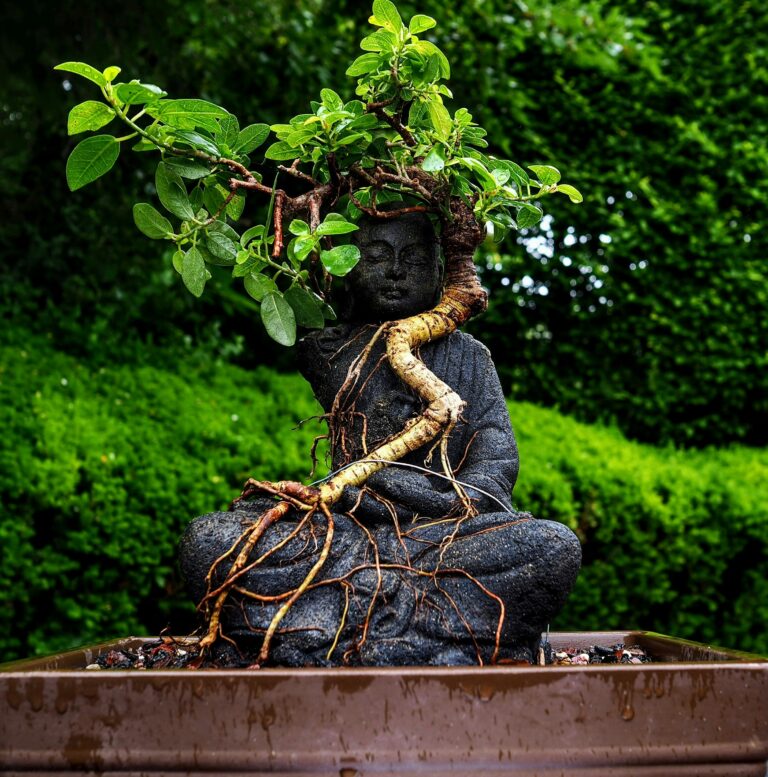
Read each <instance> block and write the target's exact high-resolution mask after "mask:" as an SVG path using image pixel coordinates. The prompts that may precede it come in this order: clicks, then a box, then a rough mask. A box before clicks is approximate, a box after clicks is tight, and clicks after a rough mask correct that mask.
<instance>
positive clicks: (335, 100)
mask: <svg viewBox="0 0 768 777" xmlns="http://www.w3.org/2000/svg"><path fill="white" fill-rule="evenodd" d="M320 99H321V100H322V101H323V105H324V106H325V107H326V108H327V109H328V110H329V111H340V110H342V109H343V108H344V101H343V100H342V99H341V97H339V95H337V94H336V92H334V91H333V89H321V90H320Z"/></svg>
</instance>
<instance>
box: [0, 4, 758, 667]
mask: <svg viewBox="0 0 768 777" xmlns="http://www.w3.org/2000/svg"><path fill="white" fill-rule="evenodd" d="M398 5H399V7H400V8H401V10H402V12H403V15H404V16H407V15H410V14H411V13H415V12H419V13H426V14H429V15H431V16H434V17H435V18H436V19H437V20H438V27H437V28H436V30H434V31H431V32H434V40H435V42H437V43H439V45H440V46H441V47H442V48H443V50H444V51H445V52H446V54H447V55H448V58H449V60H450V61H451V63H452V70H453V74H452V79H451V82H450V86H451V88H452V89H453V91H454V94H455V100H454V101H453V104H452V107H453V108H454V109H455V108H456V107H460V106H466V107H468V108H469V109H470V110H471V111H472V113H473V114H474V116H475V118H476V120H477V121H479V122H480V124H481V125H483V126H484V127H485V128H486V129H487V130H488V132H489V140H490V142H491V148H490V149H489V151H490V153H493V152H494V151H495V152H498V153H499V154H500V155H502V156H504V157H505V158H511V159H515V160H516V161H518V162H519V163H521V164H537V163H543V164H554V165H556V166H557V167H559V168H560V169H561V170H562V171H563V172H564V175H565V176H566V178H567V180H568V181H569V182H570V183H573V184H574V185H575V186H577V187H578V188H579V189H581V191H582V192H583V193H584V194H585V202H584V204H583V205H581V206H578V207H577V206H573V205H570V204H569V203H568V202H567V201H566V200H565V198H549V199H548V200H547V201H546V202H545V207H546V208H547V209H548V211H549V214H550V215H549V216H548V217H547V218H546V219H545V221H544V222H543V223H542V225H541V227H540V229H537V230H534V231H529V232H527V233H525V234H522V235H519V236H517V238H516V239H515V238H512V239H509V240H508V241H507V242H506V243H505V244H502V245H501V246H500V247H499V248H498V250H497V249H495V248H491V247H486V249H484V250H485V253H484V255H483V256H482V257H481V265H482V278H483V282H484V284H485V285H486V286H488V288H489V289H490V291H491V306H490V309H489V311H488V313H487V314H486V315H485V316H483V317H482V318H481V319H480V320H478V321H477V322H476V323H474V324H473V325H472V331H473V333H474V334H475V335H476V336H478V337H480V338H481V339H482V340H483V341H484V342H485V343H487V344H488V345H489V347H490V348H491V350H492V352H493V354H494V357H495V359H496V362H497V365H498V368H499V372H500V374H501V377H502V383H503V385H504V388H505V390H506V391H507V393H508V396H509V397H510V399H511V400H512V401H513V404H512V405H511V408H512V419H513V424H514V425H515V426H516V428H517V429H518V433H519V435H520V438H521V448H522V455H523V465H522V473H521V479H520V484H519V486H518V489H517V491H516V494H515V498H516V501H517V502H518V504H519V505H520V506H521V507H525V508H527V509H532V510H534V511H535V512H537V514H539V515H541V516H542V517H556V518H558V519H560V520H563V521H565V522H566V523H569V525H571V526H573V527H574V528H576V529H577V531H578V532H579V533H580V536H581V538H582V540H583V542H584V550H585V570H584V573H583V575H582V579H581V581H580V582H579V584H578V586H579V587H578V589H577V591H576V593H575V594H574V596H573V598H572V600H571V602H570V603H569V605H568V607H567V609H566V611H565V612H564V614H563V616H562V618H561V620H560V622H558V623H555V624H552V626H553V628H579V629H590V628H593V629H598V628H612V627H617V628H619V627H645V628H654V629H656V630H659V631H673V632H676V633H678V634H679V635H680V636H685V637H689V638H699V639H705V640H711V641H715V642H727V643H729V644H730V645H731V646H734V647H741V648H745V649H756V650H762V651H763V652H768V630H767V628H766V626H765V623H766V621H767V620H768V618H767V617H766V616H768V612H766V602H768V591H766V590H765V589H766V583H765V580H766V579H767V578H768V574H767V573H768V568H766V567H768V561H767V560H766V559H768V553H766V546H767V545H768V516H766V512H765V511H766V504H768V499H766V498H765V497H766V496H768V494H766V488H767V487H766V482H768V480H767V479H766V475H768V459H767V458H766V454H765V446H766V443H767V442H768V439H767V438H768V390H767V389H768V385H767V384H768V371H767V370H766V361H767V360H768V327H767V326H766V323H765V322H766V308H767V306H768V275H767V270H766V263H765V256H766V251H765V248H766V233H765V230H764V229H762V228H761V227H762V224H761V221H762V219H763V217H764V207H761V206H762V201H763V199H764V190H765V182H766V170H768V146H767V143H768V126H767V125H768V90H766V82H768V10H766V9H765V8H764V7H763V4H762V3H759V2H757V0H743V1H739V0H701V2H695V3H694V2H690V0H665V2H654V1H653V0H642V2H641V0H613V1H612V2H609V0H529V2H522V0H516V1H515V2H500V0H463V1H462V2H457V3H454V4H453V5H452V6H451V7H448V6H447V5H443V4H442V3H438V2H436V0H423V2H420V3H419V4H418V5H415V4H413V3H410V2H401V3H398ZM367 11H368V8H367V4H360V3H352V2H348V1H347V0H336V2H333V3H331V2H328V1H327V0H325V1H323V0H302V1H299V0H270V1H269V2H266V0H247V1H246V2H233V1H232V0H217V1H216V2H213V0H164V2H162V3H159V4H158V3H148V2H146V0H136V2H134V3H131V4H129V5H125V4H122V5H120V6H119V7H118V6H114V7H113V6H111V5H110V4H105V3H103V2H95V0H81V2H78V3H77V4H76V6H74V7H70V6H67V5H66V4H58V3H57V4H54V3H42V4H41V3H17V4H15V5H13V6H11V7H9V8H7V9H6V12H5V18H4V25H3V27H4V29H3V32H2V33H0V35H2V39H3V40H2V46H0V65H2V72H3V73H4V74H5V75H4V78H3V80H2V82H0V148H2V154H1V155H0V198H1V199H2V213H3V219H2V220H1V221H0V250H1V251H2V255H1V256H2V258H1V259H0V261H1V262H2V272H1V273H0V315H2V322H3V324H2V337H1V338H0V344H2V347H3V348H2V355H1V356H0V396H2V405H0V423H1V424H2V429H3V433H2V435H1V436H0V465H1V466H0V509H1V510H2V513H1V514H0V547H2V558H3V563H2V565H0V602H1V603H0V624H2V625H1V626H0V650H2V652H1V653H0V659H8V658H12V657H14V656H16V655H24V654H28V653H32V652H43V651H46V650H51V649H54V648H56V649H58V648H61V647H66V646H69V645H72V644H75V643H78V642H83V641H86V640H94V639H100V638H106V637H111V636H115V635H117V634H121V633H126V632H129V631H133V632H136V631H142V630H150V631H157V630H159V629H161V628H163V627H164V626H166V625H168V624H170V625H171V626H172V627H173V628H174V629H176V630H184V629H189V628H191V623H192V620H191V614H190V606H189V605H187V604H185V603H184V601H183V595H182V594H181V592H180V586H179V582H178V578H177V573H176V571H175V568H174V561H173V555H174V544H175V541H176V537H177V536H178V534H179V532H180V531H181V528H182V527H183V525H184V524H185V523H186V521H187V520H188V519H189V518H190V517H191V516H192V515H195V514H197V513H201V512H206V511H208V510H210V509H213V508H216V507H220V506H221V505H223V504H225V503H226V502H227V501H228V500H229V499H230V498H231V496H232V495H233V493H234V492H235V491H236V490H237V489H238V486H239V484H240V482H241V481H242V480H243V479H244V478H245V477H247V476H248V475H249V474H252V473H254V472H258V473H259V475H260V476H263V477H277V476H280V477H282V476H286V477H287V476H294V477H304V476H306V474H307V469H308V466H307V462H308V454H307V451H308V447H309V440H310V438H311V436H312V434H313V433H316V429H313V430H309V428H308V427H305V428H304V429H303V431H299V432H296V433H293V434H292V433H290V432H289V431H288V430H289V429H290V427H291V426H292V425H293V424H295V423H296V422H297V421H298V420H300V419H301V418H305V417H307V416H309V415H312V413H314V412H315V409H314V405H313V402H312V398H311V395H310V394H309V392H308V390H307V389H306V388H305V387H304V386H303V384H302V382H301V381H300V379H298V378H297V377H295V376H294V375H292V372H293V370H294V368H295V365H294V362H293V355H292V353H291V352H290V351H286V350H284V349H281V348H280V346H277V345H275V344H274V343H272V342H271V341H270V340H268V338H267V337H266V336H265V335H264V334H262V333H260V326H257V325H254V323H253V320H252V318H253V308H252V306H251V305H250V303H249V302H248V300H247V298H246V297H245V296H244V295H243V294H241V293H240V291H239V290H238V289H235V288H232V285H231V281H230V280H229V279H228V277H227V276H226V274H225V275H223V276H222V277H219V276H215V277H214V278H213V280H212V281H211V282H210V283H209V285H208V287H207V289H206V294H205V295H204V297H203V298H202V299H201V300H195V299H194V298H193V297H191V295H189V294H187V293H186V291H185V290H184V289H183V287H182V285H181V283H180V282H179V280H178V277H177V276H176V275H175V273H174V272H173V270H172V268H171V265H170V255H164V254H161V253H160V249H158V248H157V246H158V244H157V243H150V242H149V241H147V240H146V238H144V237H143V236H142V235H141V234H139V233H138V231H137V230H136V229H135V227H134V225H133V220H132V217H131V205H132V203H133V202H135V201H137V200H142V199H145V200H146V199H147V198H151V197H152V196H153V190H152V183H151V172H152V166H151V161H150V160H146V162H144V161H143V160H141V159H140V158H137V160H136V161H135V162H134V163H133V164H131V165H128V164H126V163H125V160H121V162H120V163H118V166H117V168H116V170H115V171H113V172H112V173H111V174H110V175H109V176H107V177H105V178H104V179H101V180H99V181H97V182H96V183H95V184H93V185H91V186H89V187H86V188H85V189H83V190H82V191H79V192H77V193H76V194H74V195H73V194H70V193H69V192H68V190H67V188H66V185H65V181H64V172H63V171H64V163H65V160H66V157H67V155H68V153H69V151H70V150H71V148H72V146H73V145H74V143H75V142H76V140H77V138H67V137H66V129H65V128H66V115H67V112H68V110H69V109H70V108H71V107H72V106H73V105H75V104H76V103H77V102H80V101H81V100H83V99H90V98H92V97H93V95H92V94H91V93H90V92H89V89H88V85H87V83H86V82H84V81H81V80H79V79H74V78H73V79H72V81H71V82H70V81H69V79H67V78H66V74H62V73H54V72H53V70H52V68H53V66H54V65H55V64H57V63H59V62H62V61H65V60H72V59H75V60H77V59H81V60H84V61H87V62H90V63H92V64H94V65H98V66H100V67H103V66H106V65H110V64H117V65H120V66H121V67H122V68H123V76H124V77H126V78H127V79H130V78H132V77H138V78H141V79H142V80H144V81H149V82H152V83H157V84H159V85H161V86H163V87H164V88H166V89H167V90H168V91H169V92H170V93H171V94H172V95H173V96H178V97H184V96H188V97H204V98H206V99H209V100H212V101H214V102H217V103H219V104H221V105H223V106H224V107H226V108H228V109H230V110H232V111H233V112H234V113H236V114H237V115H238V116H239V117H240V118H241V120H242V121H243V123H251V122H267V123H273V122H277V121H282V120H285V119H286V118H287V117H289V116H292V115H294V114H296V113H299V112H301V111H302V110H303V107H304V106H305V105H306V103H307V101H308V100H309V99H314V98H315V97H316V96H317V94H318V92H319V90H320V88H321V87H323V86H332V87H333V88H335V89H336V90H337V91H339V92H340V93H341V94H342V96H348V95H351V91H352V89H351V87H352V84H353V81H352V79H349V78H347V77H346V76H345V75H344V71H345V69H346V67H347V66H348V64H349V62H351V60H352V59H353V58H354V57H355V56H356V55H357V54H358V49H357V44H358V41H359V38H360V37H361V33H362V31H363V29H364V28H365V27H366V26H367V24H366V19H367V16H368V13H367ZM345 87H349V90H348V92H345ZM561 199H562V201H558V200H561ZM249 207H252V205H249ZM251 218H253V216H252V215H251ZM244 219H245V222H246V224H247V221H248V219H249V215H248V210H247V209H246V213H245V215H244ZM528 402H531V403H535V404H536V405H539V406H541V405H543V406H546V407H548V408H549V409H548V410H543V409H541V408H540V407H535V406H533V405H531V404H526V403H528ZM566 416H571V417H573V419H576V420H572V418H569V417H566ZM234 419H236V420H234ZM596 424H597V425H596Z"/></svg>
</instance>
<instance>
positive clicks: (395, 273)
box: [387, 254, 405, 278]
mask: <svg viewBox="0 0 768 777" xmlns="http://www.w3.org/2000/svg"><path fill="white" fill-rule="evenodd" d="M404 269H405V266H404V264H403V257H402V255H401V254H395V255H394V256H393V257H392V261H391V262H390V263H389V266H388V267H387V277H389V278H401V277H402V274H403V271H404Z"/></svg>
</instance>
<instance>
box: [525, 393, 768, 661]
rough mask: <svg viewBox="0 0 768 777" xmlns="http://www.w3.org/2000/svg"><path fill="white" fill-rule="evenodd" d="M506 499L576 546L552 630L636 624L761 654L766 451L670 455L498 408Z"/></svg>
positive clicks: (765, 605)
mask: <svg viewBox="0 0 768 777" xmlns="http://www.w3.org/2000/svg"><path fill="white" fill-rule="evenodd" d="M510 412H511V415H512V422H513V425H514V426H515V429H516V432H517V435H518V441H519V445H520V455H521V462H522V465H521V474H520V481H519V484H518V486H517V488H516V489H515V500H516V502H517V504H518V505H519V506H521V507H525V508H526V509H529V510H531V511H532V512H533V513H534V514H536V515H537V516H538V517H540V518H551V519H554V520H559V521H562V522H563V523H566V524H567V525H568V526H570V527H571V528H572V529H574V530H575V531H576V532H577V534H578V535H579V537H580V539H581V540H582V544H583V551H584V567H583V569H582V573H581V575H580V577H579V580H578V582H577V584H576V589H575V590H574V592H573V594H572V596H571V598H570V600H569V602H568V604H567V605H566V609H565V610H564V612H563V613H562V614H561V615H560V616H559V617H558V619H557V622H556V623H554V624H552V626H553V628H556V629H558V630H570V629H578V630H580V629H612V628H628V627H631V628H644V629H651V630H656V631H662V632H667V633H671V634H675V635H677V636H682V637H687V638H690V639H697V640H701V641H706V642H713V643H720V644H724V645H726V646H730V647H736V648H741V649H743V650H755V651H762V652H768V626H766V623H768V582H766V578H768V452H767V451H765V450H755V449H749V448H737V447H734V448H731V449H724V450H716V449H709V450H703V451H677V450H675V449H673V448H654V447H651V446H649V445H641V444H639V443H633V442H629V441H627V440H626V439H625V438H624V437H623V436H622V435H621V434H620V433H619V432H618V431H616V430H615V429H610V428H605V427H598V426H588V425H585V424H581V423H578V422H576V421H574V420H572V419H570V418H567V417H564V416H561V415H558V414H557V413H555V412H553V411H551V410H544V409H542V408H539V407H536V406H534V405H529V404H523V403H515V404H510Z"/></svg>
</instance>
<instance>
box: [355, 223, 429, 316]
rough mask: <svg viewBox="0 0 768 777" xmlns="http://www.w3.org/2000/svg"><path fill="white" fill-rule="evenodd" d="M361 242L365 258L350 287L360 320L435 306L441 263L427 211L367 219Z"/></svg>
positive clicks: (359, 233)
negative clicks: (422, 214) (421, 213)
mask: <svg viewBox="0 0 768 777" xmlns="http://www.w3.org/2000/svg"><path fill="white" fill-rule="evenodd" d="M355 245H357V246H358V248H359V249H360V254H361V257H360V261H359V263H358V264H357V266H356V267H355V268H354V270H352V272H350V274H349V276H348V277H347V291H348V293H349V294H351V295H352V301H353V309H354V318H355V319H356V320H358V321H365V322H379V321H391V320H394V319H398V318H405V317H406V316H412V315H415V314H416V313H421V312H423V311H425V310H428V309H429V308H431V307H432V306H433V305H434V303H435V301H436V296H437V292H438V290H439V288H440V263H439V260H438V253H437V241H436V239H435V233H434V231H433V229H432V225H431V223H430V222H429V219H428V218H426V216H420V215H418V214H414V215H408V216H404V217H400V218H395V219H378V220H376V219H372V218H371V219H365V220H362V221H361V223H360V229H359V230H358V231H357V232H356V233H355Z"/></svg>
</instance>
